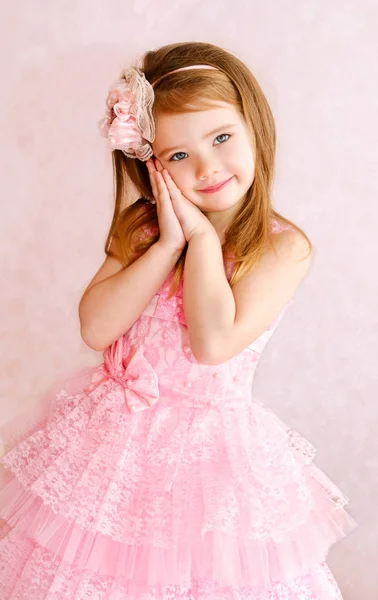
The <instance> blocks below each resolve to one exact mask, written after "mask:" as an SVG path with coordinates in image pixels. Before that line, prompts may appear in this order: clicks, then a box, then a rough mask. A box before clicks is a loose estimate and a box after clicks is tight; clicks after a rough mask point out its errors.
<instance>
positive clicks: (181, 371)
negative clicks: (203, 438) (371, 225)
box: [104, 224, 293, 410]
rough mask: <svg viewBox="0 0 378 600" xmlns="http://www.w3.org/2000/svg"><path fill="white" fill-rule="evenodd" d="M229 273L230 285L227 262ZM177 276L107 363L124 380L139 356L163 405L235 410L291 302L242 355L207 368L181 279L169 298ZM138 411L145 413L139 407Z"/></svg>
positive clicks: (108, 352)
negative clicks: (194, 344) (195, 345)
mask: <svg viewBox="0 0 378 600" xmlns="http://www.w3.org/2000/svg"><path fill="white" fill-rule="evenodd" d="M273 227H274V229H273V230H274V231H279V230H281V228H279V227H277V225H275V224H274V225H273ZM225 272H226V276H227V278H228V280H229V279H230V277H231V274H232V264H230V263H229V262H227V261H226V262H225ZM173 275H174V270H172V271H171V273H170V274H169V276H168V277H167V279H166V280H165V281H164V283H163V284H162V286H161V287H160V289H159V290H158V292H157V293H156V294H155V295H154V296H153V298H152V299H151V301H150V302H149V304H148V305H147V306H146V308H145V309H144V311H143V313H142V314H141V315H140V317H139V318H138V319H137V321H136V322H135V323H134V324H133V325H132V327H131V328H130V329H129V330H128V331H127V332H126V333H125V334H124V335H123V336H122V337H121V338H120V339H119V340H117V341H116V342H114V344H112V346H111V347H110V348H107V349H106V350H105V351H104V358H105V364H107V365H108V367H109V368H110V369H112V368H113V372H114V373H115V372H116V370H115V369H116V366H115V362H117V363H118V367H120V365H119V362H120V361H121V362H122V366H121V367H120V368H119V369H118V370H119V373H120V377H121V379H122V380H123V381H124V378H125V372H124V369H125V367H124V365H128V364H129V363H130V361H131V359H132V357H133V356H134V355H135V354H137V355H138V360H139V359H141V362H142V363H144V365H145V373H146V376H147V375H148V377H150V376H152V377H153V378H154V377H155V375H156V382H157V381H158V387H159V390H160V400H159V403H161V404H164V403H172V402H174V401H175V399H178V398H180V402H181V403H182V404H185V403H187V404H188V405H189V406H193V405H195V406H199V405H202V404H204V403H205V404H207V403H209V402H210V404H214V403H215V404H220V403H227V404H232V405H235V404H237V403H239V402H243V400H244V401H245V397H246V395H248V394H250V390H251V385H252V382H253V377H254V373H255V370H256V366H257V363H258V361H259V358H260V356H261V353H262V351H263V349H264V347H265V346H266V344H267V342H268V340H269V339H270V337H271V336H272V335H273V333H274V331H275V329H276V327H277V326H278V324H279V322H280V320H281V318H282V316H283V314H284V312H285V311H286V309H287V308H288V306H289V305H290V304H291V303H292V301H293V300H290V301H289V302H288V303H287V304H286V306H285V307H284V308H283V309H282V311H281V312H280V313H279V315H278V316H277V317H276V319H275V320H274V321H273V322H272V323H271V324H270V326H269V327H268V328H267V329H266V330H265V331H264V332H263V333H262V334H261V335H260V336H259V337H258V338H257V339H256V340H254V341H253V342H252V343H251V344H250V345H249V346H247V347H246V348H245V349H244V350H243V351H242V352H240V353H239V354H237V355H236V356H233V357H232V358H231V359H229V360H227V361H225V362H223V363H220V364H217V365H208V364H203V363H200V362H199V361H197V360H196V358H195V357H194V355H193V353H192V351H191V347H190V340H189V335H188V328H187V325H186V321H185V314H184V307H183V276H182V278H181V281H180V283H179V286H178V288H177V290H176V291H175V293H174V295H173V296H172V297H170V298H169V293H170V288H171V283H172V278H173ZM135 360H137V359H135ZM147 363H148V364H147ZM139 366H141V365H139ZM150 367H152V372H153V375H152V373H151V368H150ZM142 370H143V369H142ZM132 379H133V377H132V376H131V375H130V377H129V385H130V386H132V385H133V383H132ZM164 391H166V392H167V393H166V394H165V393H164ZM172 392H174V393H173V394H172ZM139 407H140V409H141V405H140V404H139ZM135 410H137V409H135Z"/></svg>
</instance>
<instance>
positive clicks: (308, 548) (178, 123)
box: [0, 43, 355, 600]
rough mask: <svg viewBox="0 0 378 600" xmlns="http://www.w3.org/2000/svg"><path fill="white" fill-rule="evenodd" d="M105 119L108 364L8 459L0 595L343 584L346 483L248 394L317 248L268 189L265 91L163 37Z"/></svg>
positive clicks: (209, 55)
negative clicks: (111, 189) (109, 166)
mask: <svg viewBox="0 0 378 600" xmlns="http://www.w3.org/2000/svg"><path fill="white" fill-rule="evenodd" d="M100 129H101V133H102V134H103V135H105V136H106V137H107V138H108V140H109V144H110V147H111V148H112V156H113V166H114V175H115V183H116V189H115V192H116V193H115V209H114V215H113V219H112V223H111V226H110V230H109V234H108V237H107V241H106V245H105V252H106V259H105V261H104V263H103V264H102V265H101V267H100V268H99V270H98V271H97V273H96V274H95V276H94V277H93V279H92V280H91V281H90V283H89V284H88V286H87V288H86V290H85V292H84V294H83V296H82V298H81V301H80V305H79V316H80V324H81V335H82V337H83V339H84V341H85V342H86V343H87V344H88V346H90V347H91V348H93V349H94V350H101V351H103V361H102V363H101V364H100V365H99V366H97V367H93V368H91V369H85V372H84V370H79V371H78V372H77V373H76V374H75V376H74V379H73V380H72V381H74V383H72V382H71V383H70V384H67V385H65V386H63V388H62V389H60V391H59V393H58V394H56V396H55V397H54V398H53V399H52V400H51V405H50V407H49V412H48V416H47V417H46V418H45V419H44V420H43V421H42V420H41V422H40V424H39V426H38V427H37V428H36V430H35V431H34V432H29V433H28V435H25V436H24V439H23V440H22V441H20V442H19V443H18V444H17V445H16V446H14V447H13V448H11V449H9V451H8V452H7V453H6V454H5V456H4V457H3V459H2V462H3V465H4V467H5V468H6V469H7V472H8V474H9V476H8V480H7V482H6V484H4V486H3V487H2V489H1V491H0V516H1V517H2V518H3V519H4V526H3V534H2V539H1V540H0V555H1V558H0V584H1V589H2V598H3V600H11V599H12V600H16V599H21V598H23V599H24V598H28V600H42V598H46V599H47V598H49V599H50V598H51V600H52V599H54V600H73V599H75V600H79V599H83V600H84V598H96V600H128V599H133V600H137V599H140V600H142V599H143V600H153V599H154V600H156V599H165V600H168V599H180V600H184V599H185V600H194V599H195V600H214V599H217V600H229V599H230V600H231V598H232V599H234V598H238V599H240V600H241V599H246V600H247V599H248V600H304V599H310V598H311V600H326V599H327V600H336V599H338V600H340V599H341V593H340V590H339V588H338V586H337V584H336V582H335V579H334V577H333V575H332V574H331V571H330V570H329V568H328V566H327V564H326V557H327V553H328V550H329V548H330V546H331V545H332V544H334V543H335V542H336V541H338V540H340V539H342V538H343V537H345V536H346V535H347V533H348V532H350V531H351V530H352V529H353V528H354V527H355V521H354V520H353V518H352V517H351V516H350V515H349V513H348V512H347V511H346V509H345V506H346V504H347V498H346V497H345V496H344V495H343V493H342V492H341V491H340V490H339V489H338V488H337V487H336V486H335V485H334V484H333V483H332V482H331V481H330V480H329V479H328V478H327V476H326V475H325V474H324V473H323V472H321V471H320V470H319V469H318V468H317V467H316V466H315V464H314V463H313V457H314V455H315V449H314V448H313V446H312V445H311V444H310V442H309V441H307V440H306V439H305V438H304V437H302V436H301V435H300V434H299V433H298V432H296V431H293V430H292V429H290V428H289V427H288V426H287V425H285V424H284V423H283V422H282V421H280V420H279V418H278V417H277V416H276V415H275V414H274V413H273V412H272V411H270V410H269V409H268V408H267V407H266V406H265V405H264V404H263V403H262V402H260V401H259V400H258V399H257V398H256V397H254V396H253V395H252V394H251V390H252V384H253V379H254V374H255V371H256V367H257V364H258V362H259V359H260V356H261V353H262V351H263V349H264V347H265V345H266V343H267V342H268V340H269V339H270V337H271V335H272V334H273V332H274V330H275V328H276V327H277V325H278V323H279V321H280V320H281V318H282V316H283V314H284V312H285V311H286V309H287V308H288V306H289V305H291V304H292V302H293V297H294V295H295V292H296V290H297V289H298V286H299V285H300V283H301V282H302V281H303V279H304V277H305V276H306V274H307V272H308V270H309V267H310V264H311V260H312V247H311V243H310V241H309V239H308V238H307V236H306V234H305V233H304V232H303V231H302V230H301V229H300V228H299V227H297V226H296V225H295V224H294V223H292V222H290V221H289V220H288V219H286V218H284V217H283V216H281V215H279V214H278V213H277V212H276V211H275V210H274V209H273V207H272V204H271V187H272V179H273V170H274V155H275V143H276V139H275V127H274V120H273V116H272V113H271V110H270V108H269V105H268V103H267V100H266V98H265V96H264V94H263V92H262V90H261V88H260V86H259V85H258V83H257V81H256V79H255V78H254V76H253V75H252V73H251V72H250V70H249V69H248V68H247V66H246V65H244V64H243V63H242V62H241V61H240V60H239V59H238V58H237V57H235V56H234V55H231V54H229V53H228V52H226V51H225V50H223V49H221V48H219V47H217V46H214V45H211V44H207V43H179V44H172V45H169V46H164V47H163V48H160V49H158V50H155V51H151V52H147V54H146V55H145V56H144V59H143V63H142V67H141V68H139V67H129V68H127V69H125V70H124V71H123V72H122V74H121V76H120V79H119V80H118V81H116V82H115V83H114V84H113V85H112V86H111V87H110V89H109V94H108V98H107V112H106V115H105V117H104V119H103V120H102V121H101V122H100ZM135 189H136V190H137V191H138V194H139V198H138V200H136V201H134V202H132V203H130V202H129V201H128V200H129V193H131V192H132V191H133V190H135ZM125 204H126V208H122V207H123V206H124V205H125Z"/></svg>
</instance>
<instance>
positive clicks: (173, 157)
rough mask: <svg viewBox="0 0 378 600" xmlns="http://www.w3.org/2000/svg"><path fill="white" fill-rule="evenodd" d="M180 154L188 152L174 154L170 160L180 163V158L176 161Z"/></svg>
mask: <svg viewBox="0 0 378 600" xmlns="http://www.w3.org/2000/svg"><path fill="white" fill-rule="evenodd" d="M178 154H186V152H176V154H173V155H172V156H171V158H170V159H169V160H172V161H173V162H179V161H180V160H181V159H180V158H179V159H177V160H176V159H175V156H177V155H178Z"/></svg>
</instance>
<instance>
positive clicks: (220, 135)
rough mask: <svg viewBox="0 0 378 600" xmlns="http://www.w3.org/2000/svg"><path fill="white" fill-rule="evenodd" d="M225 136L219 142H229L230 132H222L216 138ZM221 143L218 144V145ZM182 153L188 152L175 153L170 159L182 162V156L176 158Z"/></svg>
mask: <svg viewBox="0 0 378 600" xmlns="http://www.w3.org/2000/svg"><path fill="white" fill-rule="evenodd" d="M224 137H226V139H223V140H220V142H219V144H224V142H227V140H228V139H229V138H230V137H231V134H230V133H220V134H219V135H217V137H216V138H215V139H216V140H219V138H224ZM219 144H216V145H217V146H218V145H219ZM180 154H186V152H176V153H175V154H173V155H172V156H171V158H170V159H169V160H170V161H173V162H180V161H181V160H182V158H175V156H176V157H177V156H179V155H180ZM187 156H188V155H187Z"/></svg>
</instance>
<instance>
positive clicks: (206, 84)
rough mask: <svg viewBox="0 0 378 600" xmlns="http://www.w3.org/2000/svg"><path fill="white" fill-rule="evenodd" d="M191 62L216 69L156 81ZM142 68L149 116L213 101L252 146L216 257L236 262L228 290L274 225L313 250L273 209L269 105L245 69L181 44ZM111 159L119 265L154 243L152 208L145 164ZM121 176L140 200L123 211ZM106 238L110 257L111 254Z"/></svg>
mask: <svg viewBox="0 0 378 600" xmlns="http://www.w3.org/2000/svg"><path fill="white" fill-rule="evenodd" d="M194 64H209V65H211V66H214V67H216V68H217V69H218V70H213V69H211V70H210V69H204V70H197V69H189V70H186V71H180V72H178V73H174V74H170V75H169V76H168V77H163V76H164V75H165V74H167V73H169V72H170V71H173V70H175V69H178V68H180V67H184V66H189V65H194ZM141 69H142V70H143V72H144V74H145V76H146V78H147V80H148V81H149V82H150V83H153V82H154V81H155V80H157V79H158V78H160V77H162V79H161V81H159V82H158V83H157V84H156V86H155V88H154V92H155V100H154V105H153V115H154V117H155V116H156V115H157V114H159V113H160V114H161V113H184V112H192V111H201V110H206V109H207V108H211V107H213V106H214V103H216V102H218V101H222V102H226V103H229V104H231V105H233V106H234V107H235V108H236V109H237V110H239V111H240V112H241V114H242V115H243V116H244V119H245V121H246V124H247V127H248V129H249V131H250V133H251V140H252V143H253V146H254V154H255V176H254V181H253V183H252V185H251V187H250V189H249V190H248V191H247V193H246V196H245V199H244V202H243V203H242V205H241V207H240V209H239V211H238V213H237V214H236V216H235V218H234V220H233V222H232V223H231V224H230V226H229V227H228V229H227V231H226V233H225V241H224V244H223V246H222V249H223V253H224V254H225V255H228V254H229V253H231V254H232V255H233V260H234V262H235V269H234V271H233V273H232V276H231V279H230V285H231V287H232V286H233V285H235V284H236V283H237V282H238V281H239V280H240V279H241V278H242V277H243V276H244V275H245V274H246V273H248V272H250V271H251V270H252V269H253V267H254V266H255V265H256V263H257V262H258V260H259V258H260V256H261V254H262V252H263V250H264V248H265V247H266V245H267V244H271V223H272V220H273V219H277V220H278V221H279V222H280V223H281V224H286V225H288V226H290V227H293V228H294V229H296V230H297V231H299V232H300V233H302V235H303V236H304V237H305V239H306V240H307V242H308V250H309V252H311V250H312V245H311V242H310V240H309V238H308V237H307V235H306V234H305V233H304V231H302V229H300V228H299V227H298V226H297V225H295V224H294V223H292V222H291V221H289V220H288V219H286V218H285V217H283V216H282V215H280V214H279V213H278V212H277V211H275V210H274V209H273V207H272V204H271V188H272V180H273V172H274V158H275V150H276V130H275V124H274V119H273V115H272V111H271V109H270V107H269V104H268V102H267V100H266V98H265V96H264V94H263V92H262V90H261V88H260V86H259V84H258V82H257V81H256V79H255V77H254V76H253V74H252V73H251V71H250V70H249V69H248V68H247V66H246V65H245V64H244V63H243V62H242V61H241V60H239V59H238V58H237V57H236V56H234V55H233V54H230V53H229V52H227V51H226V50H224V49H222V48H220V47H218V46H215V45H213V44H208V43H204V42H181V43H176V44H169V45H167V46H163V47H161V48H159V49H158V50H154V51H149V52H147V53H146V54H145V55H144V57H143V62H142V66H141ZM112 159H113V173H114V188H115V190H114V191H115V208H114V214H113V219H112V223H111V225H110V230H109V233H108V236H107V239H106V242H105V253H106V254H107V255H108V256H116V258H118V260H121V262H122V264H123V265H124V266H125V267H126V266H128V265H130V264H131V263H132V262H133V261H134V260H136V258H138V256H140V255H141V254H142V253H143V252H145V251H146V250H147V249H148V248H149V247H150V246H151V245H152V244H154V243H155V242H156V241H157V240H158V238H159V230H158V219H157V214H156V205H155V204H152V203H151V202H150V201H149V200H150V199H152V198H153V194H152V189H151V185H150V180H149V174H148V171H147V167H146V164H145V163H144V162H142V161H140V160H138V159H132V158H128V157H126V156H125V155H124V154H123V152H122V151H121V150H113V152H112ZM128 178H129V179H130V180H131V182H132V183H133V185H134V186H135V189H136V190H137V192H138V193H139V195H140V196H141V197H140V198H139V199H138V200H137V201H134V202H132V203H131V204H129V205H128V206H126V208H124V209H122V206H124V205H125V201H126V203H127V196H128V186H127V179H128ZM141 231H144V232H147V235H142V234H141ZM113 238H115V242H116V245H117V250H118V254H117V255H116V254H115V253H114V252H113V251H112V250H111V249H110V245H111V242H112V239H113ZM186 250H187V245H186V246H185V248H184V250H183V252H182V254H181V256H180V258H179V260H178V261H177V263H176V265H175V268H174V278H173V286H172V288H171V294H174V292H175V291H176V289H177V286H178V284H179V282H180V279H181V275H182V272H183V268H184V264H185V255H186Z"/></svg>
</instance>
